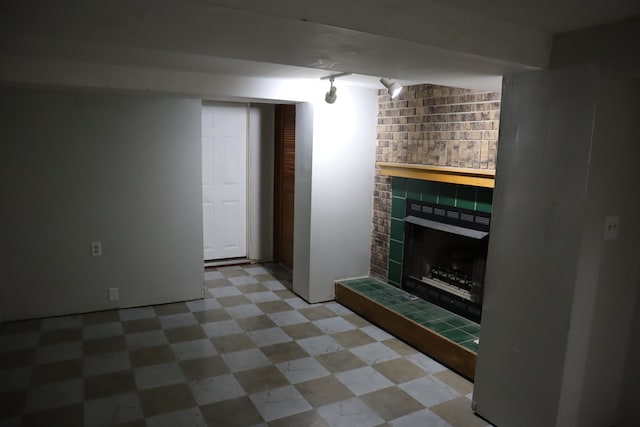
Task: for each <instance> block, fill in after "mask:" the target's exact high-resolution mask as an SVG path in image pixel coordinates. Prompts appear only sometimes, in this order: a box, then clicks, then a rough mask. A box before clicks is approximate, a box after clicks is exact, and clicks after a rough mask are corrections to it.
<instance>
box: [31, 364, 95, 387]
mask: <svg viewBox="0 0 640 427" xmlns="http://www.w3.org/2000/svg"><path fill="white" fill-rule="evenodd" d="M82 371H83V363H82V359H70V360H63V361H60V362H53V363H45V364H43V365H36V366H35V367H34V368H33V374H32V375H31V385H42V384H50V383H55V382H58V381H64V380H70V379H72V378H79V377H82Z"/></svg>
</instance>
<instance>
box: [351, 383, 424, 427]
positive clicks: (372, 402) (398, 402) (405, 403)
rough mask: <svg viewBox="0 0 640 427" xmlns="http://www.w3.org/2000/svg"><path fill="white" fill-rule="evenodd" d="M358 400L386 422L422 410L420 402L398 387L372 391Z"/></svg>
mask: <svg viewBox="0 0 640 427" xmlns="http://www.w3.org/2000/svg"><path fill="white" fill-rule="evenodd" d="M360 399H362V401H363V402H364V403H366V404H367V406H369V407H370V408H371V409H373V410H374V411H375V412H376V413H377V414H378V415H380V416H381V417H382V418H383V419H385V420H386V421H389V420H393V419H396V418H399V417H403V416H405V415H408V414H411V413H413V412H416V411H421V410H423V409H424V406H422V405H421V404H420V402H418V401H417V400H415V399H414V398H413V397H411V396H409V395H408V394H407V393H405V392H404V391H402V390H401V389H399V388H398V387H388V388H384V389H382V390H378V391H374V392H373V393H368V394H365V395H363V396H360Z"/></svg>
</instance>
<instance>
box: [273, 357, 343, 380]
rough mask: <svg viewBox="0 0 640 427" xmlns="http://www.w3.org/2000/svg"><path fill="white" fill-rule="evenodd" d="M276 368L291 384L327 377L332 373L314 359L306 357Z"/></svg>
mask: <svg viewBox="0 0 640 427" xmlns="http://www.w3.org/2000/svg"><path fill="white" fill-rule="evenodd" d="M276 367H277V368H278V369H279V370H280V372H282V374H283V375H284V376H285V377H286V378H287V379H288V380H289V382H291V384H298V383H301V382H304V381H309V380H314V379H316V378H321V377H326V376H327V375H329V374H330V372H329V371H327V370H326V369H325V367H324V366H322V365H321V364H320V363H319V362H318V361H317V360H316V359H314V358H313V357H305V358H302V359H296V360H290V361H288V362H283V363H278V364H277V365H276Z"/></svg>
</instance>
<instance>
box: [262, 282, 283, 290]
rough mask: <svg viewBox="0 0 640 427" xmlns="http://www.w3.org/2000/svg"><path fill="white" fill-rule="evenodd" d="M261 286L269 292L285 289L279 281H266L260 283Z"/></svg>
mask: <svg viewBox="0 0 640 427" xmlns="http://www.w3.org/2000/svg"><path fill="white" fill-rule="evenodd" d="M262 284H263V285H264V286H265V287H266V288H267V289H269V290H270V291H283V290H285V289H287V288H286V287H285V286H284V285H283V284H282V282H281V281H279V280H267V281H266V282H262Z"/></svg>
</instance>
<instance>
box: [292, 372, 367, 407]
mask: <svg viewBox="0 0 640 427" xmlns="http://www.w3.org/2000/svg"><path fill="white" fill-rule="evenodd" d="M295 387H296V388H297V389H298V391H299V392H300V393H301V394H302V396H304V398H305V399H306V400H307V402H309V403H310V404H311V405H312V406H313V407H314V408H319V407H321V406H324V405H328V404H330V403H334V402H338V401H340V400H344V399H350V398H352V397H354V394H353V393H352V392H351V390H349V389H348V388H347V387H346V386H345V385H344V384H342V383H341V382H340V381H338V380H337V379H336V377H334V376H333V375H329V376H327V377H323V378H318V379H315V380H311V381H305V382H303V383H299V384H296V385H295Z"/></svg>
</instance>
